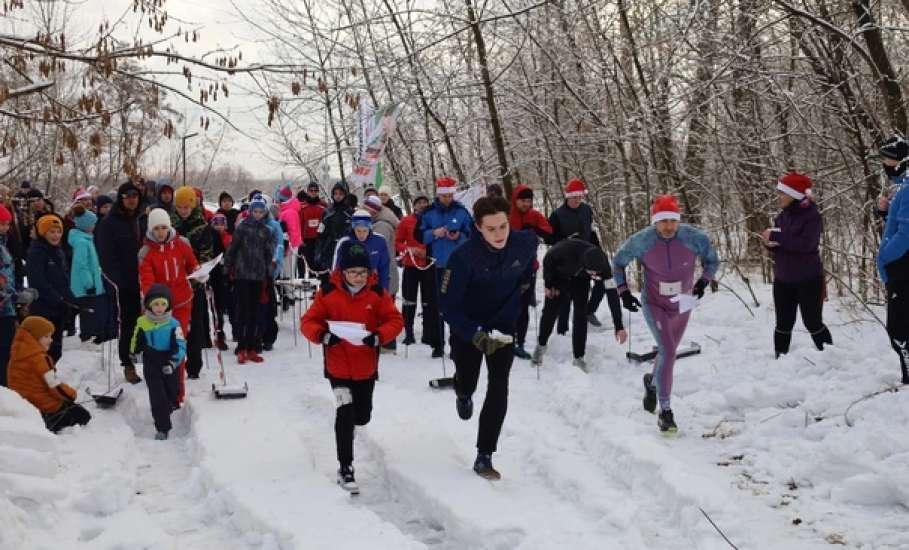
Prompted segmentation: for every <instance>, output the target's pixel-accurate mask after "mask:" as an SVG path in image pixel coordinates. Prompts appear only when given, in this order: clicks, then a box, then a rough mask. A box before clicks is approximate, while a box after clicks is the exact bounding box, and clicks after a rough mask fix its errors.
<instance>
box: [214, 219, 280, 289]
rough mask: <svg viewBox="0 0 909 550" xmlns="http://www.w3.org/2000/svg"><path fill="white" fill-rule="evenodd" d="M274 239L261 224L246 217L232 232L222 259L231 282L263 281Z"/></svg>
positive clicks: (267, 270) (266, 226) (264, 223)
mask: <svg viewBox="0 0 909 550" xmlns="http://www.w3.org/2000/svg"><path fill="white" fill-rule="evenodd" d="M274 251H275V236H274V233H272V230H271V228H270V227H269V226H268V224H267V223H266V222H265V220H261V221H256V220H254V219H253V218H252V217H248V218H246V219H245V220H243V221H242V222H240V223H238V224H237V227H236V229H234V235H233V239H232V240H231V241H230V247H229V248H228V249H227V253H226V254H225V255H224V269H225V270H226V271H227V273H228V274H229V275H230V276H232V277H233V278H234V279H238V280H247V281H264V280H265V278H266V277H268V275H269V274H270V273H271V260H272V255H273V254H274Z"/></svg>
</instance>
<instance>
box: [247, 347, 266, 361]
mask: <svg viewBox="0 0 909 550" xmlns="http://www.w3.org/2000/svg"><path fill="white" fill-rule="evenodd" d="M246 358H247V359H249V360H250V361H252V362H253V363H261V362H263V361H265V358H264V357H262V356H261V355H259V353H258V352H257V351H255V350H251V351H247V352H246Z"/></svg>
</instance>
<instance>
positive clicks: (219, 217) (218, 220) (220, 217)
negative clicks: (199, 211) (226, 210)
mask: <svg viewBox="0 0 909 550" xmlns="http://www.w3.org/2000/svg"><path fill="white" fill-rule="evenodd" d="M211 224H212V225H227V216H225V215H224V214H222V213H220V212H218V213H216V214H215V215H214V216H212V217H211Z"/></svg>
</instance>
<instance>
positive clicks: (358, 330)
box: [328, 321, 369, 346]
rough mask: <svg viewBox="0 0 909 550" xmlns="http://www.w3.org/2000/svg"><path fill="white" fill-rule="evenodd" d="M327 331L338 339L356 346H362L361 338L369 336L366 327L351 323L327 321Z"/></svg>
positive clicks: (361, 324)
mask: <svg viewBox="0 0 909 550" xmlns="http://www.w3.org/2000/svg"><path fill="white" fill-rule="evenodd" d="M328 330H329V332H331V333H332V334H334V335H335V336H337V337H338V338H340V339H342V340H347V341H348V342H350V343H351V344H354V345H357V346H362V345H363V338H366V337H367V336H369V331H368V330H366V325H364V324H363V323H354V322H352V321H329V322H328Z"/></svg>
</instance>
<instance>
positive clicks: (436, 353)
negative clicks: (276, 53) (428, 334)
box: [432, 347, 445, 359]
mask: <svg viewBox="0 0 909 550" xmlns="http://www.w3.org/2000/svg"><path fill="white" fill-rule="evenodd" d="M444 356H445V350H443V349H442V348H441V347H436V348H432V358H433V359H438V358H439V357H444Z"/></svg>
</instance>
